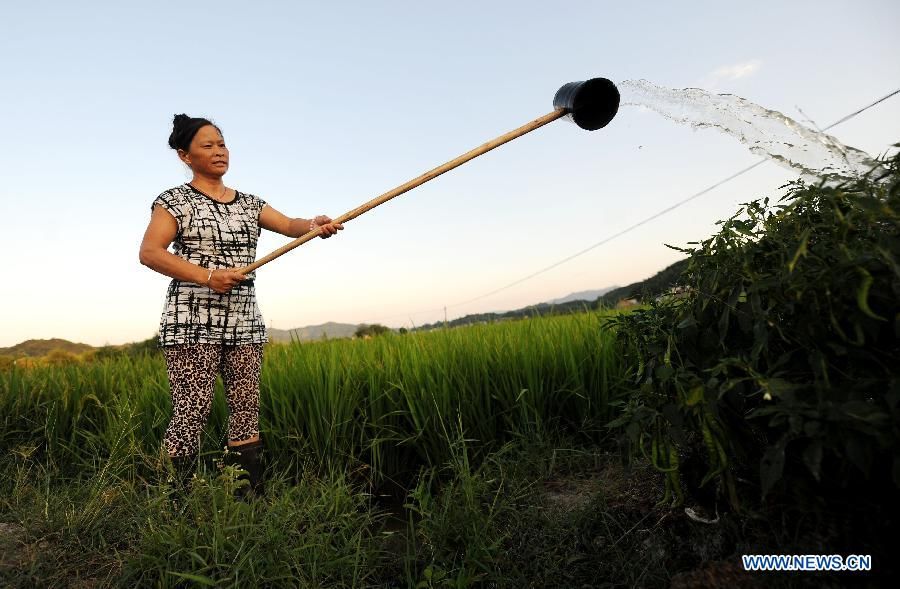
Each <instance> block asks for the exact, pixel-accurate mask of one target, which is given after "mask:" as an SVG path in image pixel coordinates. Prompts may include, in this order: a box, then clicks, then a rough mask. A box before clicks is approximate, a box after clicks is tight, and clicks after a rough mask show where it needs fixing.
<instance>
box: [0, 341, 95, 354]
mask: <svg viewBox="0 0 900 589" xmlns="http://www.w3.org/2000/svg"><path fill="white" fill-rule="evenodd" d="M93 349H94V346H89V345H87V344H78V343H75V342H70V341H69V340H65V339H59V338H53V339H29V340H25V341H24V342H21V343H18V344H16V345H14V346H11V347H9V348H0V356H13V357H15V358H24V357H28V358H39V357H41V356H46V355H47V354H49V353H50V352H51V351H53V350H63V351H65V352H70V353H72V354H81V353H83V352H87V351H88V350H93Z"/></svg>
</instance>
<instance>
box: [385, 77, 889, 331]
mask: <svg viewBox="0 0 900 589" xmlns="http://www.w3.org/2000/svg"><path fill="white" fill-rule="evenodd" d="M897 94H900V88H898V89H896V90H894V91H893V92H890V93H888V94H886V95H884V96H882V97H881V98H879V99H878V100H875V101H874V102H871V103H869V104H868V105H866V106H864V107H862V108H860V109H858V110H856V111H853V112H852V113H850V114H848V115H846V116H844V117H841V118H840V119H838V120H837V121H835V122H833V123H831V124H830V125H828V126H827V127H825V128H824V129H822V131H827V130H828V129H831V128H833V127H837V126H838V125H840V124H841V123H845V122H847V121H849V120H850V119H852V118H853V117H855V116H857V115H859V114H861V113H863V112H865V111H867V110H869V109H870V108H872V107H873V106H876V105H878V104H880V103H882V102H884V101H885V100H887V99H889V98H891V97H893V96H896V95H897ZM767 161H768V160H767V159H762V160H760V161H758V162H756V163H755V164H753V165H750V166H747V167H746V168H744V169H743V170H740V171H738V172H735V173H734V174H732V175H730V176H728V177H727V178H724V179H722V180H719V181H718V182H716V183H715V184H713V185H711V186H709V187H707V188H704V189H703V190H701V191H699V192H695V193H694V194H692V195H690V196H688V197H687V198H683V199H682V200H679V201H678V202H676V203H675V204H673V205H671V206H669V207H666V208H665V209H663V210H661V211H659V212H657V213H655V214H653V215H651V216H649V217H647V218H645V219H643V220H642V221H638V222H637V223H635V224H634V225H631V226H629V227H626V228H625V229H623V230H621V231H619V232H617V233H614V234H612V235H610V236H608V237H605V238H603V239H601V240H600V241H598V242H597V243H595V244H593V245H590V246H588V247H586V248H584V249H583V250H581V251H579V252H577V253H574V254H572V255H570V256H567V257H565V258H563V259H562V260H559V261H558V262H554V263H553V264H550V265H549V266H546V267H544V268H541V269H540V270H538V271H536V272H533V273H532V274H529V275H528V276H526V277H524V278H520V279H519V280H516V281H515V282H510V283H509V284H507V285H506V286H502V287H500V288H497V289H494V290H492V291H490V292H488V293H485V294H483V295H479V296H477V297H475V298H472V299H468V300H466V301H462V302H459V303H454V304H452V305H446V306H445V307H444V312H445V313H446V309H447V307H461V306H463V305H468V304H469V303H473V302H475V301H479V300H481V299H484V298H487V297H489V296H492V295H495V294H497V293H498V292H502V291H504V290H506V289H508V288H512V287H513V286H517V285H519V284H521V283H523V282H525V281H527V280H531V279H532V278H534V277H536V276H539V275H541V274H543V273H544V272H548V271H550V270H552V269H553V268H556V267H557V266H560V265H562V264H565V263H566V262H568V261H570V260H573V259H575V258H577V257H578V256H581V255H584V254H586V253H587V252H589V251H591V250H593V249H596V248H598V247H600V246H601V245H604V244H606V243H609V242H610V241H612V240H613V239H616V238H617V237H621V236H623V235H625V234H626V233H629V232H631V231H634V230H635V229H637V228H638V227H640V226H642V225H645V224H647V223H649V222H650V221H653V220H655V219H658V218H659V217H662V216H663V215H665V214H667V213H670V212H672V211H674V210H675V209H677V208H679V207H681V206H683V205H685V204H687V203H689V202H690V201H692V200H694V199H696V198H699V197H701V196H703V195H704V194H707V193H708V192H711V191H712V190H715V189H716V188H718V187H719V186H722V185H723V184H725V183H726V182H730V181H732V180H734V179H735V178H737V177H738V176H742V175H744V174H746V173H747V172H749V171H750V170H752V169H754V168H756V167H758V166H760V165H761V164H763V163H765V162H767ZM438 311H440V309H429V310H424V311H417V312H415V313H403V314H399V315H394V316H392V317H386V318H382V319H380V321H385V320H387V319H393V318H396V317H405V316H409V315H420V314H422V313H434V312H438Z"/></svg>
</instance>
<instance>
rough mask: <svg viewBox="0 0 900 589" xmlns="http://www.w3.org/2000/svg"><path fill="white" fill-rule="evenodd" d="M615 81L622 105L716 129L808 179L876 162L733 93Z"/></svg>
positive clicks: (863, 169)
mask: <svg viewBox="0 0 900 589" xmlns="http://www.w3.org/2000/svg"><path fill="white" fill-rule="evenodd" d="M617 86H618V88H619V92H620V93H621V95H622V101H621V104H622V105H623V106H637V107H642V108H647V109H650V110H652V111H655V112H657V113H659V114H661V115H662V116H663V117H665V118H667V119H669V120H671V121H674V122H676V123H679V124H684V125H690V126H691V127H693V128H695V129H701V128H713V129H717V130H719V131H721V132H723V133H725V134H727V135H730V136H732V137H734V138H735V139H737V140H738V141H740V142H741V143H743V144H744V145H746V146H747V147H748V148H749V149H750V151H751V152H753V153H755V154H757V155H761V156H764V157H767V158H770V159H772V160H773V161H775V162H777V163H778V164H780V165H782V166H784V167H787V168H789V169H791V170H793V171H796V172H799V173H800V175H801V177H803V178H804V179H805V180H807V181H808V182H819V181H821V180H822V179H823V178H826V179H828V178H829V177H830V179H831V180H836V181H840V180H843V179H848V178H853V177H857V176H861V175H863V174H865V173H867V172H869V171H870V170H872V169H873V168H876V167H879V164H878V162H877V161H876V160H875V159H873V158H872V157H871V156H869V154H867V153H866V152H864V151H862V150H859V149H856V148H854V147H849V146H847V145H844V144H843V143H841V142H840V141H838V140H837V139H836V138H834V137H833V136H831V135H828V134H827V133H824V132H822V131H818V130H815V129H810V128H809V127H805V126H803V125H801V124H800V123H798V122H797V121H795V120H794V119H792V118H790V117H788V116H786V115H784V114H782V113H780V112H778V111H774V110H769V109H767V108H764V107H762V106H760V105H758V104H755V103H753V102H750V101H749V100H746V99H744V98H741V97H740V96H735V95H734V94H715V93H713V92H709V91H707V90H701V89H699V88H684V89H681V90H678V89H673V88H664V87H662V86H657V85H655V84H652V83H650V82H648V81H646V80H626V81H624V82H619V83H618V84H617ZM828 183H831V181H829V182H828Z"/></svg>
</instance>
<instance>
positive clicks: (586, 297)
mask: <svg viewBox="0 0 900 589" xmlns="http://www.w3.org/2000/svg"><path fill="white" fill-rule="evenodd" d="M617 288H619V286H618V285H616V286H610V287H607V288H601V289H599V290H582V291H581V292H573V293H571V294H567V295H566V296H564V297H563V298H561V299H553V300H552V301H547V304H548V305H559V304H562V303H568V302H571V301H596V300H597V297H600V296H603V295H605V294H606V293H608V292H609V291H611V290H615V289H617Z"/></svg>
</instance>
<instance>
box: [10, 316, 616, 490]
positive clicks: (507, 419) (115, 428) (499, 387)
mask: <svg viewBox="0 0 900 589" xmlns="http://www.w3.org/2000/svg"><path fill="white" fill-rule="evenodd" d="M602 321H603V315H602V314H597V313H586V314H578V315H570V316H562V317H547V318H534V319H530V320H521V321H511V322H501V323H496V324H484V325H476V326H470V327H465V328H455V329H446V330H437V331H433V332H428V333H407V334H403V335H399V334H387V335H384V336H381V337H377V338H373V339H366V340H361V339H355V340H350V339H340V340H331V341H322V342H314V343H302V344H301V343H298V342H295V343H293V344H290V345H269V346H267V348H266V351H265V355H264V364H263V370H262V383H261V393H260V403H261V406H260V429H261V432H262V434H261V435H262V437H263V438H264V440H265V443H266V446H267V450H268V451H269V454H270V455H271V456H272V457H274V458H276V459H277V460H278V461H280V462H281V463H282V464H289V463H290V462H291V461H295V460H296V459H300V458H302V457H315V458H316V459H317V460H318V461H320V462H321V464H322V465H323V467H325V468H339V469H340V468H342V469H345V470H348V471H357V472H364V473H365V476H366V477H367V479H368V480H369V481H370V482H371V483H372V484H373V485H374V486H376V487H378V486H381V485H382V484H384V483H386V482H388V481H393V482H394V483H396V484H399V485H401V486H403V485H405V484H408V483H409V482H411V481H412V480H413V476H414V475H415V473H416V472H417V471H418V470H419V468H420V467H422V466H430V465H435V464H442V463H444V462H445V461H446V460H448V459H449V458H450V457H451V455H452V447H453V444H455V443H457V442H458V441H459V440H463V439H464V440H466V442H467V444H468V446H469V448H470V449H471V450H472V451H473V452H475V455H476V456H477V454H478V453H480V452H482V451H489V450H490V449H491V448H495V447H497V446H498V445H499V444H502V443H503V441H504V440H507V439H510V438H511V437H512V436H514V435H516V433H517V432H523V431H533V430H540V429H541V428H545V427H548V426H549V425H551V424H552V426H553V427H563V428H584V429H586V430H590V429H591V428H592V427H594V428H596V427H599V426H598V424H602V423H604V422H605V421H606V420H607V418H608V411H609V405H608V403H609V399H610V396H611V395H614V394H615V392H616V391H617V390H618V389H619V388H621V385H622V380H623V366H622V365H621V361H620V358H619V354H618V353H617V352H616V350H615V348H614V342H613V338H612V336H611V334H609V333H605V332H603V331H602V330H601V323H602ZM216 386H217V391H216V397H215V400H214V404H213V408H212V413H211V416H210V420H209V423H208V425H207V428H206V430H205V434H204V436H205V437H204V439H203V440H202V451H203V452H204V453H206V454H212V453H215V452H216V451H217V450H219V449H221V447H222V446H223V445H224V444H225V441H226V423H227V408H226V404H225V400H224V393H223V391H222V385H221V381H218V382H217V385H216ZM168 395H169V393H168V382H167V378H166V372H165V362H164V360H163V358H162V357H161V355H147V356H144V357H138V358H120V359H115V360H104V361H97V362H93V363H87V364H74V365H67V366H55V367H53V366H48V367H40V368H32V369H25V370H21V369H12V370H9V371H5V372H2V373H0V419H2V420H3V421H2V429H0V431H2V433H0V450H2V451H3V452H4V453H8V452H13V453H19V454H26V455H32V454H34V455H35V456H40V457H41V460H42V461H43V462H45V463H49V464H54V465H57V466H58V468H60V469H61V470H62V471H71V472H72V473H77V472H78V471H79V470H91V469H94V468H96V467H97V466H98V465H99V464H101V463H102V462H103V461H104V460H106V459H109V458H111V457H115V458H116V459H117V460H118V463H119V464H123V465H125V466H127V467H128V468H130V469H131V474H132V475H133V476H138V475H141V476H149V475H148V473H145V472H140V469H141V468H142V466H141V465H142V464H146V463H148V461H149V462H152V459H153V458H154V457H155V458H156V459H159V457H160V456H161V450H160V446H161V441H162V437H163V434H164V432H165V428H166V425H167V423H168V419H169V416H170V412H171V407H170V401H169V396H168Z"/></svg>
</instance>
